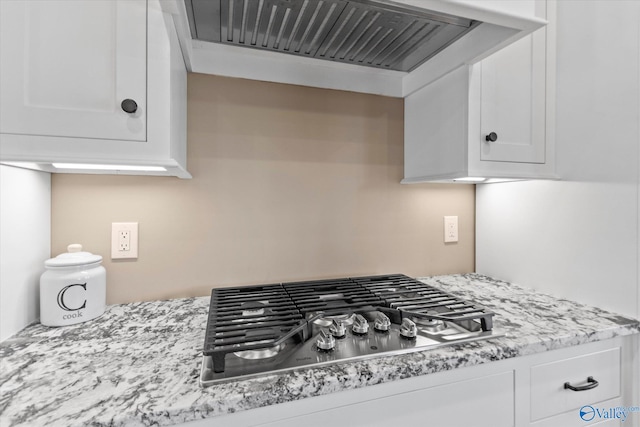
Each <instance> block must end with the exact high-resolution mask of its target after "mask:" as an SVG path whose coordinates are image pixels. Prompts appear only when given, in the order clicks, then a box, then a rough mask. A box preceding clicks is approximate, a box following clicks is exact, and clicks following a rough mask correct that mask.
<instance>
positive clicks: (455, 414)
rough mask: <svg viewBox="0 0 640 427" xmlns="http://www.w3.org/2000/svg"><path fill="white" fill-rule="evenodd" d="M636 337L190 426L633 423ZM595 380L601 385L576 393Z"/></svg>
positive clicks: (638, 421)
mask: <svg viewBox="0 0 640 427" xmlns="http://www.w3.org/2000/svg"><path fill="white" fill-rule="evenodd" d="M638 341H639V339H638V335H634V336H629V337H618V338H614V339H610V340H607V341H599V342H594V343H589V344H584V345H579V346H574V347H569V348H563V349H559V350H551V351H543V352H541V353H537V354H533V355H530V356H523V357H516V358H512V359H506V360H501V361H498V362H491V363H486V364H482V365H477V366H472V367H468V368H459V369H454V370H451V371H446V372H439V373H436V374H431V375H425V376H420V377H414V378H409V379H405V380H400V381H394V382H390V383H385V384H380V385H376V386H372V387H365V388H362V389H356V390H348V391H344V392H338V393H333V394H329V395H324V396H319V397H314V398H309V399H302V400H299V401H292V402H287V403H283V404H279V405H272V406H268V407H264V408H258V409H253V410H249V411H243V412H238V413H236V414H232V415H227V416H221V417H215V418H211V419H209V420H201V421H195V422H191V423H187V424H185V426H190V427H200V426H219V425H223V426H225V427H238V426H263V427H267V426H268V427H275V426H278V427H294V426H296V427H297V426H306V427H315V426H318V427H320V426H322V427H324V426H327V425H331V426H348V427H360V426H362V427H365V426H366V427H377V426H380V427H388V426H390V425H406V426H418V425H425V426H427V425H428V426H436V427H457V426H460V427H470V426H473V427H481V426H491V427H501V426H505V427H506V426H516V427H521V426H528V427H571V426H581V427H582V426H592V425H593V426H595V425H597V426H602V427H612V426H619V427H624V426H637V425H640V413H638V412H637V410H636V412H627V413H626V416H627V417H626V418H625V420H624V421H623V420H622V418H616V417H615V414H620V410H619V408H623V407H624V408H628V407H638V406H640V402H639V400H640V399H639V392H638V386H639V385H640V372H639V371H640V362H639V360H638V357H640V356H639V355H638V351H637V348H638ZM589 377H593V379H594V380H595V381H597V382H598V385H597V386H595V387H592V388H590V389H588V390H582V391H580V390H579V391H574V390H571V389H568V388H565V386H564V384H565V383H567V382H568V383H569V384H570V385H572V386H576V387H581V386H585V385H587V384H593V383H588V382H587V378H589Z"/></svg>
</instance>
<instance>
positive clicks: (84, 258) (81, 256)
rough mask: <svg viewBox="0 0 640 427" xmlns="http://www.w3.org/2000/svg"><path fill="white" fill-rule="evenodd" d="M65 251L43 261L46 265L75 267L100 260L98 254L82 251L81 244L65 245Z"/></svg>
mask: <svg viewBox="0 0 640 427" xmlns="http://www.w3.org/2000/svg"><path fill="white" fill-rule="evenodd" d="M67 251H68V252H65V253H63V254H60V255H58V256H57V257H55V258H51V259H48V260H46V261H45V262H44V265H45V266H46V267H75V266H79V265H88V264H95V263H97V262H98V263H99V262H101V261H102V257H101V256H100V255H94V254H92V253H91V252H82V245H80V244H77V243H74V244H72V245H69V246H67Z"/></svg>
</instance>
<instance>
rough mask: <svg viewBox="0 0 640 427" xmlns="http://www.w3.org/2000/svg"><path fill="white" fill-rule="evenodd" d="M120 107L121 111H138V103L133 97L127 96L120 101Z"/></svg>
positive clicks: (130, 112)
mask: <svg viewBox="0 0 640 427" xmlns="http://www.w3.org/2000/svg"><path fill="white" fill-rule="evenodd" d="M120 107H122V111H124V112H125V113H129V114H132V113H135V112H136V111H138V103H137V102H136V101H134V100H133V99H129V98H127V99H125V100H124V101H122V103H121V104H120Z"/></svg>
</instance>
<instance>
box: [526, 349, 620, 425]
mask: <svg viewBox="0 0 640 427" xmlns="http://www.w3.org/2000/svg"><path fill="white" fill-rule="evenodd" d="M565 384H567V386H566V387H565ZM569 387H573V388H575V390H572V389H571V388H569ZM619 396H620V348H619V347H616V348H612V349H610V350H605V351H601V352H597V353H590V354H586V355H584V356H579V357H572V358H569V359H563V360H560V361H554V362H550V363H545V364H542V365H536V366H533V367H532V368H531V420H532V421H536V420H540V419H542V418H546V417H550V416H554V415H558V414H562V413H564V412H567V411H571V410H576V409H580V408H581V407H582V406H583V405H585V402H602V401H605V400H610V399H614V398H617V397H619ZM587 409H588V410H589V411H590V409H589V408H587ZM592 415H593V417H594V418H595V416H596V414H595V413H591V414H585V415H584V418H591V416H592ZM589 421H591V420H589Z"/></svg>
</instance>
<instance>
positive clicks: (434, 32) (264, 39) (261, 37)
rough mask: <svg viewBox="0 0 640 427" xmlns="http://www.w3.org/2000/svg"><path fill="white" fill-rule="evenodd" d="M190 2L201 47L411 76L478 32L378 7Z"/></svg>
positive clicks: (455, 20) (335, 1)
mask: <svg viewBox="0 0 640 427" xmlns="http://www.w3.org/2000/svg"><path fill="white" fill-rule="evenodd" d="M184 1H185V6H186V9H187V13H188V16H189V21H190V29H191V36H192V37H193V38H194V39H196V40H201V41H207V42H214V43H224V44H229V45H234V46H241V47H248V48H254V49H262V50H267V51H272V52H281V53H286V54H291V55H299V56H305V57H311V58H316V59H322V60H329V61H337V62H343V63H348V64H354V65H363V66H368V67H375V68H381V69H385V70H395V71H406V72H410V71H411V70H413V69H415V68H416V67H418V66H419V65H420V64H422V63H423V62H425V61H427V60H428V59H429V58H431V57H433V56H434V55H436V54H437V53H438V52H440V51H441V50H442V49H444V48H446V47H447V46H449V45H450V44H451V43H453V42H454V41H456V40H457V39H458V38H460V37H461V36H463V35H464V34H466V33H467V32H469V31H470V30H471V29H473V28H474V27H475V26H477V25H478V24H480V22H479V21H474V20H471V19H465V18H460V17H456V16H452V15H447V14H443V13H437V12H433V11H428V10H424V9H418V8H415V7H410V6H407V5H401V4H393V3H390V2H383V1H374V0H351V1H343V0H184Z"/></svg>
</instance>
